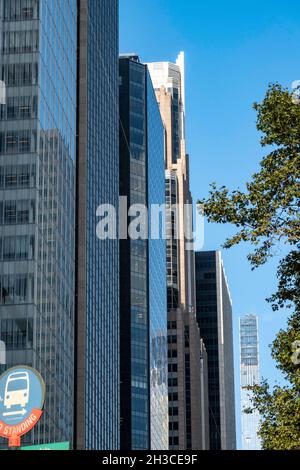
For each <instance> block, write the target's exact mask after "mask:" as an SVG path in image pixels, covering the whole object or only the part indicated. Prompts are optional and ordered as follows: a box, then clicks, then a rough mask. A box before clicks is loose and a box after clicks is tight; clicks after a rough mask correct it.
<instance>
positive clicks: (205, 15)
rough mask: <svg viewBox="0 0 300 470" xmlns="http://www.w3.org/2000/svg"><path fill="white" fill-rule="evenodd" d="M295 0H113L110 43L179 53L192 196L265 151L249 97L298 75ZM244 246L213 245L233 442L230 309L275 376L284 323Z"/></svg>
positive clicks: (232, 181)
mask: <svg viewBox="0 0 300 470" xmlns="http://www.w3.org/2000/svg"><path fill="white" fill-rule="evenodd" d="M299 20H300V4H299V2H298V1H296V0H286V1H282V0H263V1H262V0H243V1H241V0H230V1H225V0H215V1H214V2H210V1H208V0H200V1H199V0H120V49H121V52H137V53H138V54H139V55H140V57H141V60H143V61H145V62H146V61H147V62H148V61H158V60H159V61H164V60H169V61H174V60H175V58H176V56H177V54H178V52H179V51H180V50H184V51H185V53H186V74H187V76H186V79H187V82H186V94H187V109H186V119H187V147H188V152H189V154H190V158H191V187H192V193H193V197H194V199H195V200H196V199H197V198H199V197H205V196H207V194H208V186H209V183H211V182H213V181H216V182H217V183H218V184H219V185H223V184H225V185H228V186H229V187H231V188H234V187H237V186H241V187H243V185H244V184H245V182H246V181H247V179H249V178H250V176H251V175H252V174H253V172H254V171H256V170H257V169H258V162H259V161H260V159H261V158H262V156H263V155H264V154H265V152H266V151H267V150H266V149H261V147H260V145H259V134H258V132H257V130H256V127H255V118H256V117H255V113H254V111H253V110H252V103H253V102H255V101H260V100H261V99H262V98H263V96H264V93H265V90H266V88H267V86H268V83H270V82H275V81H278V82H280V83H281V84H283V85H285V86H287V87H290V86H291V83H292V82H293V81H294V80H298V79H300V68H299V64H300V62H299V44H300V27H299V24H300V23H299ZM230 233H232V230H231V228H230V227H226V226H218V225H206V235H205V236H206V242H205V249H219V248H220V246H221V245H222V243H223V241H224V239H225V238H226V236H228V235H229V234H230ZM247 252H248V251H247V247H245V246H244V247H242V246H241V247H238V248H235V249H233V250H230V251H226V252H224V253H223V258H224V262H225V268H226V272H227V276H228V280H229V285H230V290H231V295H232V299H233V310H234V342H235V368H236V402H237V403H236V405H237V406H236V408H237V434H238V444H239V445H240V432H241V431H240V401H239V388H238V387H239V346H238V317H239V316H240V315H242V314H246V313H255V314H257V315H258V316H259V319H260V340H261V344H260V355H261V373H262V375H263V376H264V377H267V378H269V379H270V381H271V382H272V383H274V381H275V380H279V381H280V380H281V375H280V374H279V372H278V371H277V370H276V368H275V366H274V363H273V361H272V359H271V356H270V350H269V348H268V345H269V344H270V343H271V342H272V340H273V339H274V337H275V334H276V332H277V331H278V330H279V329H280V328H281V327H283V326H284V325H285V323H286V314H285V313H284V312H280V313H272V311H271V309H270V306H269V305H268V304H267V303H266V302H265V298H266V297H267V296H269V295H270V294H271V293H272V292H273V290H274V288H275V285H276V279H275V266H276V263H277V261H278V258H276V259H275V260H274V262H272V263H270V264H269V265H268V266H265V267H264V268H261V269H259V270H257V271H255V272H252V271H251V269H250V267H249V264H248V261H247V259H246V254H247Z"/></svg>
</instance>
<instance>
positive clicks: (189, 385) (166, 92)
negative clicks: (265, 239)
mask: <svg viewBox="0 0 300 470" xmlns="http://www.w3.org/2000/svg"><path fill="white" fill-rule="evenodd" d="M148 67H149V71H150V75H151V78H152V82H153V86H154V89H155V93H156V99H157V102H158V104H159V107H160V113H161V116H162V120H163V123H164V127H165V136H166V144H165V145H166V165H165V167H166V174H165V178H166V234H167V258H166V260H167V292H168V344H169V346H168V363H169V364H168V377H169V379H168V382H169V432H170V435H169V447H170V449H173V450H185V449H194V450H197V449H202V448H203V442H207V441H206V439H205V438H204V435H205V434H208V430H207V429H205V428H204V427H203V424H204V423H205V422H207V421H206V420H205V419H204V420H203V416H202V415H201V408H202V407H201V406H200V403H201V400H202V399H203V397H202V396H201V372H200V368H199V364H200V362H201V357H200V356H201V339H200V334H199V327H198V324H197V321H196V315H195V305H196V301H195V272H194V271H195V268H194V252H193V250H192V249H189V248H188V246H187V243H188V242H189V240H188V239H187V237H186V236H185V235H186V234H187V235H191V232H192V216H191V214H188V213H185V212H184V209H185V207H184V206H185V205H188V204H189V205H191V204H192V197H191V193H190V184H189V158H188V155H187V153H186V145H185V66H184V53H181V54H180V55H179V57H178V59H177V61H176V63H174V64H173V63H170V62H157V63H151V64H148ZM174 206H175V209H174ZM187 214H188V215H189V216H187Z"/></svg>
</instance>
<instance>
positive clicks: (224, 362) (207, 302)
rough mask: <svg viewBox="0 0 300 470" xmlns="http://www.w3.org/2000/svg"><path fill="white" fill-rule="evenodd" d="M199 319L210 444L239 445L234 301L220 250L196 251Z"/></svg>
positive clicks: (215, 446)
mask: <svg viewBox="0 0 300 470" xmlns="http://www.w3.org/2000/svg"><path fill="white" fill-rule="evenodd" d="M196 298H197V320H198V323H199V326H200V332H201V336H202V337H203V339H204V343H205V346H206V350H207V357H208V393H209V428H210V448H211V449H213V450H217V449H220V450H233V449H235V448H236V425H235V405H234V403H235V396H234V363H233V333H232V303H231V298H230V293H229V288H228V283H227V279H226V275H225V270H224V266H223V262H222V258H221V253H220V252H219V251H207V252H197V253H196Z"/></svg>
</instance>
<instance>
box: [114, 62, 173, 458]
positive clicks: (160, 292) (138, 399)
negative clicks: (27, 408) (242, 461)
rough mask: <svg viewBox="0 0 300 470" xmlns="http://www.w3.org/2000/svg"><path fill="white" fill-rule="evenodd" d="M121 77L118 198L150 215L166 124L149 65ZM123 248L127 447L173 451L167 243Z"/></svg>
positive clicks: (123, 65)
mask: <svg viewBox="0 0 300 470" xmlns="http://www.w3.org/2000/svg"><path fill="white" fill-rule="evenodd" d="M119 70H120V72H119V73H120V119H121V129H120V194H121V196H126V197H127V204H128V207H131V206H132V205H133V204H143V205H144V206H146V207H148V209H149V213H150V212H151V211H150V208H151V205H153V204H158V205H162V204H164V203H165V183H164V129H163V124H162V120H161V117H160V113H159V108H158V105H157V102H156V97H155V94H154V90H153V86H152V82H151V78H150V75H149V73H148V70H147V66H146V65H143V64H141V63H140V62H139V59H138V57H137V56H124V57H121V58H120V65H119ZM131 221H132V218H131V217H128V224H129V223H130V222H131ZM148 225H149V231H151V228H152V227H151V222H150V220H148V216H147V215H145V218H144V220H143V228H145V227H147V226H148ZM120 246H121V254H120V270H121V287H120V288H121V290H120V296H121V306H120V315H121V448H122V449H124V450H125V449H126V450H128V449H150V448H152V449H167V448H168V390H167V291H166V272H165V257H166V246H165V241H164V240H163V239H162V238H161V236H160V237H159V239H152V238H151V237H149V239H147V238H146V239H142V237H137V239H132V238H131V239H129V238H128V239H124V240H121V244H120Z"/></svg>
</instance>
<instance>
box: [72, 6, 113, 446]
mask: <svg viewBox="0 0 300 470" xmlns="http://www.w3.org/2000/svg"><path fill="white" fill-rule="evenodd" d="M73 3H75V2H72V4H73ZM78 8H79V36H78V37H79V57H78V149H77V150H78V165H77V253H76V254H77V269H76V382H75V390H76V409H75V443H76V447H77V449H93V450H108V449H109V450H114V449H118V448H119V419H120V417H119V408H120V397H119V387H120V373H119V343H120V340H119V243H118V241H117V240H111V239H105V240H102V239H99V238H98V237H97V223H98V222H99V219H98V218H97V216H96V214H97V208H98V207H99V206H100V205H101V204H110V205H112V206H113V207H114V208H115V209H116V211H117V210H118V200H119V119H118V118H119V114H118V113H119V99H118V88H119V87H118V1H117V0H101V1H100V2H99V0H79V2H78Z"/></svg>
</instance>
